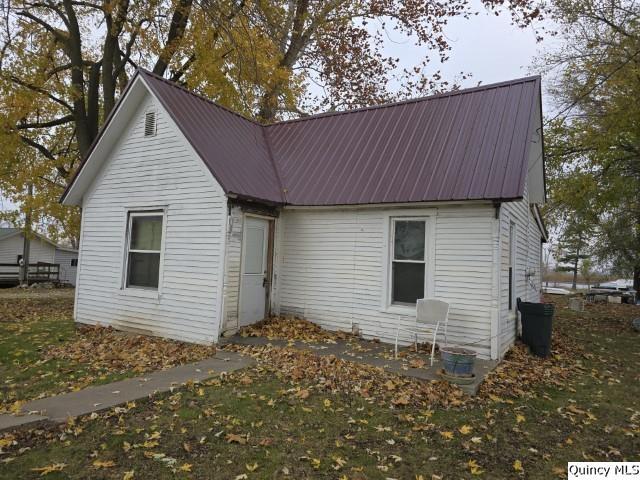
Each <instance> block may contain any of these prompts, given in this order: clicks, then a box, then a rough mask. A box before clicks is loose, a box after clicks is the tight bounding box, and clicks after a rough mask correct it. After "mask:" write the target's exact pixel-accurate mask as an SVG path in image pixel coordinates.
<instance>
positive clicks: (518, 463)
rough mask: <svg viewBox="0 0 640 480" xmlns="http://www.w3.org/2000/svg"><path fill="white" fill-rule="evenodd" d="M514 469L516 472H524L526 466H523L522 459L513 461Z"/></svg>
mask: <svg viewBox="0 0 640 480" xmlns="http://www.w3.org/2000/svg"><path fill="white" fill-rule="evenodd" d="M513 469H514V470H515V471H516V472H524V468H522V462H521V461H520V460H516V461H515V462H513Z"/></svg>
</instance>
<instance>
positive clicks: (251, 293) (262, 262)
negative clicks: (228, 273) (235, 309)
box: [239, 217, 269, 327]
mask: <svg viewBox="0 0 640 480" xmlns="http://www.w3.org/2000/svg"><path fill="white" fill-rule="evenodd" d="M268 239H269V221H268V220H264V219H262V218H255V217H246V218H245V223H244V235H243V241H242V275H241V279H240V315H239V316H240V326H241V327H244V326H246V325H251V324H252V323H255V322H258V321H260V320H262V319H263V318H264V317H265V308H266V299H267V285H268V281H267V277H266V276H267V246H268V243H269V241H268Z"/></svg>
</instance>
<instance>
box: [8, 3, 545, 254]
mask: <svg viewBox="0 0 640 480" xmlns="http://www.w3.org/2000/svg"><path fill="white" fill-rule="evenodd" d="M484 4H485V6H486V7H487V8H491V9H495V11H496V12H498V11H501V10H508V11H510V12H511V14H512V15H513V18H514V21H515V22H517V23H518V24H519V25H529V24H530V23H531V22H533V21H534V20H535V19H537V18H539V17H540V15H541V12H540V9H539V8H538V5H537V1H536V0H511V1H503V0H484ZM0 7H1V19H0V21H1V22H2V23H1V25H0V105H1V107H0V108H1V109H2V111H1V115H2V117H1V118H2V128H1V129H0V148H1V151H0V192H1V194H2V195H3V196H4V197H6V198H9V199H10V200H12V201H13V202H15V203H16V204H17V205H19V206H20V210H19V211H15V212H10V213H8V214H7V213H6V212H5V214H4V215H5V219H6V218H7V217H8V218H9V220H11V221H13V222H14V223H19V222H20V221H21V220H20V219H22V218H24V215H22V214H23V213H25V212H27V211H28V212H30V213H31V218H32V219H33V221H34V222H35V223H36V224H40V225H41V227H46V228H47V229H49V232H48V233H49V234H50V235H51V236H52V237H54V238H57V237H60V236H62V237H65V238H67V239H70V240H72V241H74V240H75V239H76V238H77V235H78V223H79V222H78V213H77V211H76V210H75V209H69V208H65V207H62V206H60V205H58V204H57V199H58V198H59V195H60V193H61V192H62V191H63V189H64V188H65V187H66V185H67V184H68V182H69V181H70V179H71V178H72V175H73V173H74V171H75V169H76V168H77V166H78V164H79V161H80V159H81V158H82V157H83V156H84V155H85V154H86V153H87V151H88V150H89V148H90V145H91V143H92V142H93V141H94V140H95V138H96V136H97V134H98V130H99V128H100V126H101V125H102V124H103V123H104V121H105V119H106V118H107V117H108V116H109V114H110V112H111V111H112V110H113V108H114V106H115V104H116V102H117V99H118V97H119V95H120V94H121V93H122V91H123V89H124V87H125V85H126V84H127V82H128V80H129V79H130V78H131V76H132V75H133V73H134V71H135V69H136V68H138V67H143V68H147V69H149V70H152V71H153V72H155V73H156V74H159V75H163V76H165V77H166V78H168V79H169V80H171V81H173V82H177V83H180V84H182V85H185V86H187V87H188V88H191V89H193V90H195V91H197V92H199V93H201V94H203V95H206V96H208V97H210V98H212V99H213V100H215V101H217V102H219V103H221V104H223V105H225V106H228V107H230V108H233V109H235V110H238V111H240V112H242V113H244V114H246V115H249V116H252V117H255V118H257V119H260V120H262V121H273V120H276V119H280V118H288V117H292V116H300V115H306V114H308V113H313V112H316V111H319V110H328V109H341V108H347V107H357V106H363V105H370V104H373V103H380V102H383V101H387V100H390V99H394V98H397V97H399V96H407V95H418V94H423V93H426V92H428V91H431V90H434V89H437V88H441V87H442V86H444V85H446V83H447V82H445V81H444V80H443V79H441V77H440V75H439V73H438V72H437V70H436V69H435V68H431V66H430V62H431V61H432V60H433V59H439V60H443V61H444V60H446V59H447V55H448V51H449V49H450V46H449V44H448V42H447V39H446V36H445V35H444V28H445V26H446V24H447V22H448V21H449V20H450V19H451V18H454V17H458V16H470V15H471V14H472V13H473V11H472V9H471V7H470V6H469V5H468V4H467V0H450V1H446V2H432V1H427V2H425V1H422V0H407V1H400V0H357V1H352V0H332V1H320V0H315V1H314V0H275V1H266V0H199V1H194V0H147V1H144V2H141V1H137V0H88V1H86V0H58V1H53V0H43V1H39V2H34V1H26V0H12V1H10V0H0ZM390 37H394V38H393V41H399V40H402V39H404V40H408V41H412V42H415V43H417V44H418V45H420V46H422V47H424V56H421V57H420V58H417V59H416V61H415V64H414V65H411V66H409V67H406V66H405V67H402V66H401V63H400V60H399V59H398V58H395V57H393V56H391V55H389V54H387V53H386V47H387V46H388V44H389V42H390V41H391V40H389V39H390ZM398 84H399V85H401V88H396V87H394V85H398ZM29 191H32V192H33V194H29V193H27V192H29Z"/></svg>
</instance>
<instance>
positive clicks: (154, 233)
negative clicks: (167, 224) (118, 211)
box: [131, 216, 162, 251]
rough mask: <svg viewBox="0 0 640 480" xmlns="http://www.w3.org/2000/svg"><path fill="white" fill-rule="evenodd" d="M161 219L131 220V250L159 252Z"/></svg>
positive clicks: (134, 218)
mask: <svg viewBox="0 0 640 480" xmlns="http://www.w3.org/2000/svg"><path fill="white" fill-rule="evenodd" d="M161 241H162V217H161V216H157V217H156V216H154V217H136V216H134V217H133V218H132V219H131V250H158V251H159V250H160V242H161Z"/></svg>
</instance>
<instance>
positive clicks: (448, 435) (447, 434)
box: [440, 432, 453, 440]
mask: <svg viewBox="0 0 640 480" xmlns="http://www.w3.org/2000/svg"><path fill="white" fill-rule="evenodd" d="M440 435H442V436H443V437H444V438H446V439H447V440H452V439H453V432H440Z"/></svg>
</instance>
